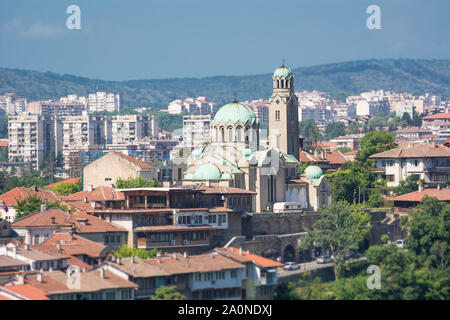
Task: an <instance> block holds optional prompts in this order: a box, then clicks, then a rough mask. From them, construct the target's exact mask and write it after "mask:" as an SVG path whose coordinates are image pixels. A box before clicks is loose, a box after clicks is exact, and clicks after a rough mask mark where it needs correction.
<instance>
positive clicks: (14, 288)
mask: <svg viewBox="0 0 450 320" xmlns="http://www.w3.org/2000/svg"><path fill="white" fill-rule="evenodd" d="M2 289H4V290H6V291H11V292H14V293H16V294H18V295H20V296H22V297H24V298H25V299H26V300H50V299H49V298H48V297H47V295H46V294H45V292H44V291H42V290H40V289H38V288H35V287H33V286H31V285H29V284H22V285H11V286H4V287H2ZM0 294H1V293H0ZM0 300H1V296H0Z"/></svg>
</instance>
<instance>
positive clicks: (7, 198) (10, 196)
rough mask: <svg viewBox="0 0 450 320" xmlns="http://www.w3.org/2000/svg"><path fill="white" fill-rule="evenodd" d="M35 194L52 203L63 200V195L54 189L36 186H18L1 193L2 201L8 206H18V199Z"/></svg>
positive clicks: (0, 199)
mask: <svg viewBox="0 0 450 320" xmlns="http://www.w3.org/2000/svg"><path fill="white" fill-rule="evenodd" d="M36 190H37V191H36ZM33 195H36V196H38V197H39V198H41V199H42V200H47V201H48V202H50V203H53V202H57V201H58V200H61V196H60V195H58V194H57V193H55V192H53V191H49V190H44V189H41V188H35V187H31V188H25V187H17V188H14V189H12V190H9V191H8V192H5V193H3V194H2V195H0V202H2V201H3V202H5V203H6V205H7V206H8V207H15V206H17V200H23V199H25V198H27V197H29V196H33Z"/></svg>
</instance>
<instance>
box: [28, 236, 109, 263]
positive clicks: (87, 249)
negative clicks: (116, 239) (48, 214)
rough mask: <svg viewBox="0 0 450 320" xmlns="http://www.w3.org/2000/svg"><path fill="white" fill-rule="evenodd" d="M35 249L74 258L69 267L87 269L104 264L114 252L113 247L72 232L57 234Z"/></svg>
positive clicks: (70, 260)
mask: <svg viewBox="0 0 450 320" xmlns="http://www.w3.org/2000/svg"><path fill="white" fill-rule="evenodd" d="M34 248H35V249H36V250H39V251H41V252H45V253H48V254H63V255H65V256H69V257H72V259H69V261H68V265H77V266H79V267H80V268H86V269H92V268H93V266H96V265H99V264H101V263H103V261H105V260H106V257H107V255H108V254H109V253H110V252H111V251H112V250H113V248H112V247H109V246H108V247H107V246H104V245H102V244H100V243H97V242H93V241H91V240H88V239H86V238H83V237H81V236H79V235H76V234H73V233H72V232H64V233H56V234H55V235H53V236H52V237H50V238H49V239H47V240H46V241H44V242H43V243H41V244H40V245H38V246H35V247H34ZM73 258H75V259H73ZM80 261H81V262H82V263H80Z"/></svg>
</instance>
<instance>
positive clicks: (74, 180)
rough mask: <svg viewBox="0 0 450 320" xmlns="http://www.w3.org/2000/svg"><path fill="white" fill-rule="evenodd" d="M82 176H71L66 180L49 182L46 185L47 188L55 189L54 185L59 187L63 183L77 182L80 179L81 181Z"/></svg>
mask: <svg viewBox="0 0 450 320" xmlns="http://www.w3.org/2000/svg"><path fill="white" fill-rule="evenodd" d="M80 179H81V178H69V179H66V180H62V181H58V182H55V183H52V184H49V185H48V186H45V187H44V188H45V189H53V188H54V187H57V186H59V185H61V184H63V183H77V182H78V181H80Z"/></svg>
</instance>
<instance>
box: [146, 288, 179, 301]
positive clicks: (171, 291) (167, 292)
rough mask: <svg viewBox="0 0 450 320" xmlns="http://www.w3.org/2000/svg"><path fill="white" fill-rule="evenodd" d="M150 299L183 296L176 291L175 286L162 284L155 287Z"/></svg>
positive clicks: (175, 298)
mask: <svg viewBox="0 0 450 320" xmlns="http://www.w3.org/2000/svg"><path fill="white" fill-rule="evenodd" d="M151 299H152V300H184V299H185V297H184V296H183V295H182V294H181V293H180V292H178V291H177V287H176V286H162V287H159V288H158V289H156V291H155V294H154V295H153V296H152V298H151Z"/></svg>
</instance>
